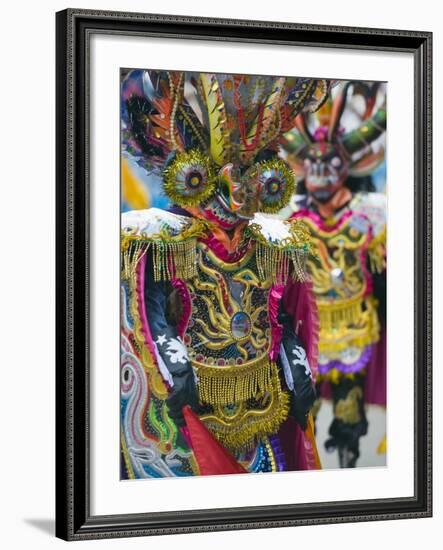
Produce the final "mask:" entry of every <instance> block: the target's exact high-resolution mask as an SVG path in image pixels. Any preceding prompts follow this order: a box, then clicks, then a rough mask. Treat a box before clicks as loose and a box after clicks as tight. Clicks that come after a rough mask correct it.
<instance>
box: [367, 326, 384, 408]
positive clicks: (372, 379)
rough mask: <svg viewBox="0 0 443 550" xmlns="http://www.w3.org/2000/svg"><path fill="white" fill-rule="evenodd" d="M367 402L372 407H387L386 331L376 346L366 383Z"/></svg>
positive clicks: (382, 332)
mask: <svg viewBox="0 0 443 550" xmlns="http://www.w3.org/2000/svg"><path fill="white" fill-rule="evenodd" d="M365 400H366V403H369V404H371V405H381V406H383V407H386V329H385V328H383V329H382V330H381V332H380V340H379V341H378V343H377V344H376V345H375V346H374V353H373V354H372V359H371V361H370V362H369V365H368V367H367V372H366V381H365Z"/></svg>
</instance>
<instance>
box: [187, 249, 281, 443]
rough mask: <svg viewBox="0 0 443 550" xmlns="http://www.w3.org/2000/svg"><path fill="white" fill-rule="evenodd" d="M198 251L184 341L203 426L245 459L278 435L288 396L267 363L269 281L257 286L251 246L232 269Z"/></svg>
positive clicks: (259, 280)
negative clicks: (269, 437)
mask: <svg viewBox="0 0 443 550" xmlns="http://www.w3.org/2000/svg"><path fill="white" fill-rule="evenodd" d="M197 246H198V252H197V276H196V277H193V278H192V279H191V280H190V281H188V291H189V293H190V297H191V300H192V314H191V317H190V320H189V323H188V326H187V329H186V332H185V335H184V341H185V344H186V346H187V349H188V354H189V358H190V360H191V362H192V365H193V366H194V369H195V371H196V374H197V378H198V391H199V397H200V401H201V403H202V407H203V409H204V411H205V412H204V414H203V415H202V416H201V419H202V420H203V421H204V422H205V424H206V426H207V427H208V428H209V429H210V430H211V431H212V432H213V433H214V435H215V436H216V437H217V438H218V439H219V440H220V441H221V442H222V443H223V444H224V445H226V446H227V447H228V448H230V449H231V450H232V451H233V452H236V453H238V452H239V451H240V450H241V451H242V452H243V451H245V450H246V449H248V448H249V446H250V445H252V444H253V442H254V441H257V440H258V439H260V437H262V436H265V435H266V434H269V433H273V432H274V431H275V430H277V429H278V427H279V425H280V424H281V422H283V420H284V419H285V418H286V416H287V413H288V396H287V394H285V393H284V392H283V391H282V389H281V384H280V379H279V374H278V369H277V366H276V364H275V363H273V362H271V360H270V358H269V350H270V348H271V343H272V340H271V332H272V331H271V324H270V319H269V312H268V299H269V292H270V289H271V287H272V280H271V278H268V279H263V278H260V276H259V274H258V269H257V264H256V252H255V246H253V247H252V248H251V249H250V250H249V251H248V252H247V253H246V254H245V256H243V258H242V259H241V260H240V261H238V262H235V263H232V264H228V263H226V262H223V261H222V260H220V259H219V258H218V257H217V256H216V255H215V254H214V253H213V252H212V251H211V250H209V249H208V247H207V246H206V245H204V244H203V243H199V244H198V245H197Z"/></svg>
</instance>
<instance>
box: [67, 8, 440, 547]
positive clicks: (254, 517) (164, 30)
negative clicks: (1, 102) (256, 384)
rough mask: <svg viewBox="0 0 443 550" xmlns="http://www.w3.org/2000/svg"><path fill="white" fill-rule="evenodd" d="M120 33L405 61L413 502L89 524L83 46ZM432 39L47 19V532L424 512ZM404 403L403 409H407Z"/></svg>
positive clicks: (137, 517)
mask: <svg viewBox="0 0 443 550" xmlns="http://www.w3.org/2000/svg"><path fill="white" fill-rule="evenodd" d="M94 33H105V34H126V35H138V36H143V35H144V36H157V37H165V36H167V37H170V38H171V37H172V38H174V37H175V38H187V39H190V40H203V39H204V40H219V41H236V42H252V43H254V42H255V43H267V44H285V45H294V46H297V45H302V46H314V47H320V48H321V47H327V48H347V49H367V50H379V51H386V52H410V53H412V54H413V56H414V66H415V70H414V81H415V99H414V101H415V189H414V192H415V207H414V208H415V220H414V224H415V243H414V246H415V251H414V265H415V268H414V269H415V296H414V303H415V308H414V316H415V318H414V323H415V341H414V348H415V358H414V361H415V369H414V370H415V373H414V376H415V381H414V383H415V391H414V403H413V406H414V411H415V426H414V428H415V429H414V482H415V483H414V487H415V489H414V496H412V497H408V498H385V499H377V500H361V501H349V502H346V501H344V502H320V503H313V504H293V505H272V506H254V507H241V508H229V509H216V510H192V511H176V512H156V513H147V514H117V515H112V516H92V515H91V513H90V506H89V496H90V485H89V474H90V472H89V448H90V447H89V377H90V365H89V350H90V342H89V315H88V312H89V261H90V256H89V234H88V231H89V185H90V184H89V119H88V117H89V76H88V72H89V40H90V37H91V35H92V34H94ZM431 55H432V33H430V32H416V31H403V30H386V29H369V28H351V27H336V26H334V27H332V26H320V25H305V24H303V25H299V24H292V23H279V22H261V21H260V22H259V21H243V20H227V19H207V18H197V17H185V16H172V15H148V14H140V13H120V12H106V11H92V10H80V9H69V10H65V11H62V12H59V13H57V14H56V69H57V79H56V99H57V105H56V143H57V150H56V180H57V181H56V185H57V190H56V209H57V215H56V232H57V237H56V256H57V259H56V269H57V274H56V303H57V305H56V327H57V333H56V392H57V394H56V436H57V442H56V535H57V536H58V537H60V538H62V539H65V540H83V539H92V538H106V537H129V536H141V535H159V534H172V533H187V532H199V531H221V530H229V529H254V528H268V527H280V526H282V527H283V526H296V525H307V524H310V525H316V524H325V523H333V522H334V523H337V522H351V521H352V522H354V521H374V520H384V519H386V520H387V519H405V518H420V517H429V516H431V515H432V447H431V443H432V440H431V434H432V418H431V405H432V403H431V389H432V388H431V382H432V380H431V355H432V340H431V339H432V333H431V330H432V287H431V284H432V263H431V262H432V248H431V247H432V241H431V225H432V204H431V200H432V199H431V177H432V174H431V169H432V165H431V137H432V133H431V132H432V122H431V109H432V105H431V93H432V82H431V79H432V61H431ZM411 405H412V404H411Z"/></svg>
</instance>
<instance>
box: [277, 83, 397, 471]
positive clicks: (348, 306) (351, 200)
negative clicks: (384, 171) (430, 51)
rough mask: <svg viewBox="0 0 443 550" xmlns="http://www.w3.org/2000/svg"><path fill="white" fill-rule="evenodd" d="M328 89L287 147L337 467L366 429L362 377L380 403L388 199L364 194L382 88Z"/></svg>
mask: <svg viewBox="0 0 443 550" xmlns="http://www.w3.org/2000/svg"><path fill="white" fill-rule="evenodd" d="M351 90H352V94H351ZM334 91H337V93H336V94H335V95H334V98H332V96H330V97H329V98H328V100H327V101H326V102H325V104H324V105H323V107H322V108H321V109H320V110H319V111H318V112H317V113H315V116H314V115H305V114H300V115H299V116H298V117H297V124H296V129H295V130H294V131H292V132H291V133H290V134H289V135H288V136H287V138H288V139H287V143H286V145H285V148H286V150H287V151H289V155H288V161H289V162H290V164H291V167H292V168H293V170H294V172H295V174H296V175H297V177H298V179H299V181H300V182H301V187H302V193H301V194H298V195H296V196H295V201H294V202H295V204H294V208H295V209H296V212H295V214H294V215H293V216H292V219H298V220H300V219H301V220H304V222H305V223H306V224H307V225H308V227H309V229H310V232H311V236H312V239H313V242H314V243H315V245H316V248H317V252H318V255H317V257H316V258H315V259H312V260H311V259H310V260H308V264H309V265H308V267H309V271H310V274H311V277H312V282H313V287H314V292H315V295H316V300H317V305H318V313H319V319H320V340H319V364H318V368H319V377H318V387H319V386H320V384H322V382H324V381H327V382H329V383H330V384H327V383H326V384H322V385H323V386H326V389H328V388H329V391H332V399H333V414H334V418H333V422H332V424H331V426H330V428H329V435H330V439H329V440H327V441H326V448H327V450H329V451H331V452H332V451H333V450H334V449H336V448H337V449H338V452H339V461H340V465H341V467H354V466H355V465H356V462H357V459H358V457H359V439H360V437H361V436H363V435H365V434H366V433H367V427H368V423H367V419H366V415H365V408H364V404H365V400H364V395H365V387H364V386H365V379H366V382H367V384H366V386H367V387H366V397H367V400H368V401H369V402H376V403H378V404H384V402H385V389H386V380H385V353H386V351H385V338H384V320H385V300H386V298H385V296H386V290H385V288H386V277H385V239H386V225H385V216H386V208H385V195H384V194H381V193H375V192H368V191H374V189H373V188H372V187H371V185H372V184H371V180H370V177H369V176H370V174H371V173H372V172H373V171H374V170H375V169H376V168H377V167H378V166H379V165H380V164H381V162H383V160H384V150H383V148H382V147H380V148H379V149H378V151H377V152H374V151H373V149H372V148H371V143H372V142H373V141H374V140H375V139H376V138H378V137H379V136H380V135H381V134H382V133H383V132H384V130H385V127H386V111H385V108H384V107H382V106H380V107H377V108H375V105H376V98H377V93H378V94H379V95H378V98H379V99H380V94H381V91H380V90H379V89H378V84H365V83H354V84H351V83H350V82H348V83H341V84H340V85H339V86H338V88H336V90H334ZM357 95H358V96H360V99H361V98H362V97H363V98H364V101H365V110H364V113H363V115H362V117H361V119H360V126H359V127H357V128H356V129H354V130H352V131H348V132H346V133H345V131H344V129H343V127H342V126H341V125H340V120H341V119H342V115H343V113H344V110H345V107H346V101H347V98H350V97H355V96H357ZM382 97H383V95H382ZM348 101H349V99H348ZM382 103H383V100H382ZM362 119H363V120H362ZM299 187H300V185H299ZM381 326H382V330H381Z"/></svg>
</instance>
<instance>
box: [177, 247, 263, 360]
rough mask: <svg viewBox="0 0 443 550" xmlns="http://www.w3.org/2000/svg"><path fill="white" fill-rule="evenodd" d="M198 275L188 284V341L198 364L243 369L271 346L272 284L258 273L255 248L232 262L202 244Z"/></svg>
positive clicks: (186, 337) (192, 355)
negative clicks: (221, 257) (220, 257)
mask: <svg viewBox="0 0 443 550" xmlns="http://www.w3.org/2000/svg"><path fill="white" fill-rule="evenodd" d="M198 249H199V252H200V253H198V254H197V276H196V277H194V278H193V279H192V280H191V281H189V283H188V288H189V292H190V295H191V299H192V316H191V319H190V322H189V324H188V327H187V330H186V334H185V343H186V345H187V346H188V348H189V355H190V357H191V359H192V360H193V361H194V362H195V363H200V364H204V365H216V366H226V365H231V366H233V365H244V364H247V363H250V362H252V361H256V360H257V359H260V358H263V357H264V356H265V355H266V354H267V351H268V349H269V347H270V343H271V342H270V335H271V330H270V323H269V316H268V307H267V303H268V294H269V289H270V287H271V280H261V279H260V278H259V276H258V273H257V266H256V263H255V255H254V253H253V252H254V250H251V251H249V252H247V253H246V255H245V256H244V257H243V258H242V260H240V261H239V262H236V263H234V264H227V263H225V262H223V261H222V260H220V259H218V258H217V256H215V254H214V253H212V252H211V251H210V250H209V249H208V248H207V247H206V246H205V245H204V244H202V243H199V245H198Z"/></svg>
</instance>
